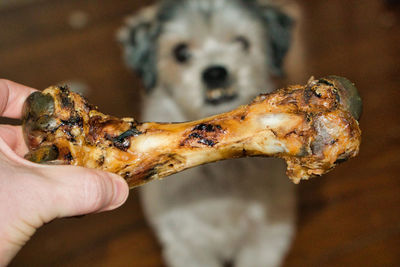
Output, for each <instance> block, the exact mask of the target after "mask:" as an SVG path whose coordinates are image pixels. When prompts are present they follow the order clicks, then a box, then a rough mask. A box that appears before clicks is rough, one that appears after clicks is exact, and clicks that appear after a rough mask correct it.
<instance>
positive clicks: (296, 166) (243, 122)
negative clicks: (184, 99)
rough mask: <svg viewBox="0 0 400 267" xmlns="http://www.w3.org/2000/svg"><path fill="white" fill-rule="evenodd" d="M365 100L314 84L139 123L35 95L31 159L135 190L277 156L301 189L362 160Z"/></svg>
mask: <svg viewBox="0 0 400 267" xmlns="http://www.w3.org/2000/svg"><path fill="white" fill-rule="evenodd" d="M360 113H361V99H360V97H359V95H358V93H357V90H356V88H355V87H354V86H353V85H352V84H351V82H349V81H348V80H347V79H345V78H341V77H337V76H330V77H328V78H322V79H319V80H315V79H313V78H312V79H310V80H309V82H308V84H307V85H305V86H300V85H295V86H290V87H288V88H286V89H280V90H278V91H276V92H275V93H272V94H264V95H260V96H258V97H257V98H256V99H255V100H254V101H253V103H251V104H249V105H247V106H241V107H239V108H237V109H235V110H233V111H230V112H227V113H223V114H220V115H216V116H213V117H209V118H206V119H202V120H198V121H192V122H184V123H155V122H147V123H138V122H136V121H135V120H134V119H131V118H124V119H117V118H115V117H112V116H108V115H104V114H102V113H100V112H99V111H98V110H97V108H96V107H94V106H92V105H90V104H88V102H87V101H86V99H84V98H83V97H81V96H80V95H78V94H76V93H73V92H70V91H69V90H68V89H67V88H65V87H50V88H48V89H46V90H44V91H43V92H36V93H34V94H32V95H31V96H30V97H29V98H28V100H27V102H26V105H25V108H24V114H25V115H24V119H23V120H24V132H25V136H26V142H27V144H28V147H29V149H30V152H29V153H28V154H27V155H26V158H28V159H29V160H31V161H34V162H39V163H43V162H46V163H51V164H71V165H78V166H84V167H89V168H98V169H102V170H105V171H110V172H113V173H117V174H119V175H121V176H122V177H124V178H125V179H126V180H127V182H128V183H129V185H130V186H131V187H134V186H138V185H141V184H143V183H145V182H147V181H150V180H152V179H155V178H161V177H164V176H167V175H171V174H173V173H176V172H179V171H182V170H184V169H187V168H191V167H194V166H198V165H201V164H205V163H208V162H214V161H218V160H222V159H228V158H238V157H246V156H274V157H280V158H283V159H284V160H286V162H287V175H288V176H289V177H290V178H291V179H292V180H293V181H294V182H295V183H298V182H299V181H300V180H301V179H308V178H310V177H312V176H319V175H322V174H324V173H326V172H327V171H329V170H331V169H332V168H333V167H334V166H335V165H337V164H338V163H340V162H342V161H345V160H347V159H349V158H351V157H354V156H356V155H357V153H358V150H359V145H360V140H361V131H360V128H359V127H358V122H357V119H358V118H359V116H360Z"/></svg>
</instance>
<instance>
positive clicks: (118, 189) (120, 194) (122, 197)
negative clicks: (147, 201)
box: [103, 174, 129, 211]
mask: <svg viewBox="0 0 400 267" xmlns="http://www.w3.org/2000/svg"><path fill="white" fill-rule="evenodd" d="M110 176H111V179H112V182H113V190H114V192H113V194H114V195H113V198H112V200H111V203H110V204H109V205H108V207H106V208H105V209H103V211H105V210H113V209H115V208H118V207H119V206H121V205H122V204H124V203H125V201H126V199H127V198H128V194H129V187H128V184H127V183H126V181H125V180H124V179H123V178H122V177H120V176H118V175H114V174H113V175H110Z"/></svg>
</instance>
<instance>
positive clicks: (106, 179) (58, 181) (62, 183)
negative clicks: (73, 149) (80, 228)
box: [43, 166, 129, 217]
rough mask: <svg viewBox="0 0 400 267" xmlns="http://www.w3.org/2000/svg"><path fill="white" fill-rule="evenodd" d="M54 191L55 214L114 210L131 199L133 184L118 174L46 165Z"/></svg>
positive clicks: (62, 215) (52, 204)
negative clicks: (130, 188)
mask: <svg viewBox="0 0 400 267" xmlns="http://www.w3.org/2000/svg"><path fill="white" fill-rule="evenodd" d="M43 171H44V172H45V176H46V177H48V178H49V180H48V181H49V183H50V186H51V187H52V188H53V190H52V192H53V193H52V194H51V195H52V196H51V199H52V203H51V209H52V210H53V214H52V215H50V216H51V217H69V216H77V215H82V214H87V213H93V212H101V211H106V210H112V209H115V208H117V207H119V206H121V205H122V204H123V203H124V202H125V201H126V199H127V197H128V194H129V187H128V185H127V183H126V181H125V180H124V179H123V178H122V177H120V176H118V175H115V174H112V173H108V172H103V171H98V170H93V169H85V168H82V167H74V166H51V167H49V166H46V167H45V168H44V169H43Z"/></svg>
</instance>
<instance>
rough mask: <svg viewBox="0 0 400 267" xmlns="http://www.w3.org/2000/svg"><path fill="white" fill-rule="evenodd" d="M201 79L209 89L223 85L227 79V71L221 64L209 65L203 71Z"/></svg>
mask: <svg viewBox="0 0 400 267" xmlns="http://www.w3.org/2000/svg"><path fill="white" fill-rule="evenodd" d="M203 81H204V83H205V84H206V85H207V88H209V89H214V88H217V87H223V86H225V85H226V83H227V81H228V71H227V69H226V68H225V67H223V66H218V65H215V66H210V67H208V68H206V69H205V70H204V71H203Z"/></svg>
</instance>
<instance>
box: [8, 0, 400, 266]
mask: <svg viewBox="0 0 400 267" xmlns="http://www.w3.org/2000/svg"><path fill="white" fill-rule="evenodd" d="M152 2H154V1H135V0H129V1H127V0H113V1H111V0H103V1H95V0H85V1H82V0H80V1H78V0H59V1H51V0H18V1H17V0H0V77H1V78H7V79H10V80H14V81H16V82H19V83H22V84H26V85H29V86H32V87H35V88H38V89H43V88H45V87H47V86H49V85H52V84H57V83H68V84H71V85H72V87H75V88H76V89H78V90H80V91H82V92H83V93H84V94H85V95H86V96H87V97H88V98H89V99H90V101H91V102H92V103H94V104H97V105H98V106H99V107H100V109H101V110H102V111H103V112H105V113H108V114H113V115H116V116H133V117H135V118H140V104H141V103H140V91H141V90H142V84H141V82H140V79H138V77H136V76H135V75H134V74H133V73H132V72H130V71H129V70H128V69H127V68H126V67H125V65H124V63H123V60H122V56H121V50H120V47H119V46H118V43H117V42H116V37H115V34H116V30H117V29H118V27H120V26H121V25H122V21H123V18H124V17H125V16H127V15H128V14H130V13H132V12H133V11H135V10H138V9H139V8H141V7H143V6H146V5H149V4H151V3H152ZM291 2H294V3H295V4H296V5H295V6H296V8H295V10H294V12H293V14H294V16H295V17H296V18H297V25H296V27H297V29H296V32H295V37H294V38H295V39H294V44H293V47H292V50H291V51H290V54H289V56H288V58H287V59H286V67H287V72H288V76H287V77H286V78H285V79H281V80H278V83H279V84H281V85H284V84H288V83H301V84H302V83H305V82H306V81H307V79H308V78H309V77H310V76H311V75H314V76H317V77H318V76H323V75H328V74H336V75H342V76H345V77H348V78H349V79H350V80H352V81H353V82H355V84H356V85H357V87H358V88H359V90H360V92H361V95H362V97H363V100H364V114H363V117H362V119H361V128H362V130H363V143H362V146H361V153H360V155H359V156H358V157H357V158H356V159H353V160H351V161H349V162H348V163H345V164H343V165H341V166H340V167H338V168H337V169H335V170H334V171H333V172H331V173H329V174H328V175H325V176H324V177H321V178H318V179H313V180H311V181H306V182H303V183H301V184H300V185H298V186H297V190H298V198H299V201H298V222H297V234H296V237H295V240H294V242H293V244H292V247H291V250H290V252H289V254H288V256H287V258H286V260H285V264H284V266H400V4H399V1H395V0H392V1H383V0H363V1H356V0H352V1H349V0H324V1H323V0H308V1H300V0H297V1H291ZM292 11H293V10H292ZM2 122H5V120H2ZM7 122H9V121H7ZM11 122H12V123H18V122H15V121H11ZM86 265H95V266H163V263H162V259H161V255H160V247H159V245H158V244H157V241H156V239H155V237H154V236H153V234H152V232H151V231H150V229H149V227H148V226H147V224H146V222H145V220H144V217H143V214H142V210H141V208H140V204H139V200H138V196H137V191H136V190H133V191H131V194H130V197H129V199H128V201H127V203H126V204H125V205H124V206H123V207H121V208H119V209H118V210H116V211H112V212H107V213H104V214H94V215H87V216H85V217H83V218H80V219H62V220H57V221H54V222H51V223H49V224H47V225H45V226H44V227H42V228H41V229H40V230H39V231H38V232H37V233H36V235H35V236H34V237H33V238H32V240H31V241H29V242H28V244H27V245H26V246H25V247H24V248H23V249H22V251H21V252H20V253H19V254H18V255H17V257H16V258H15V259H14V261H13V262H12V263H11V266H86Z"/></svg>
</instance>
